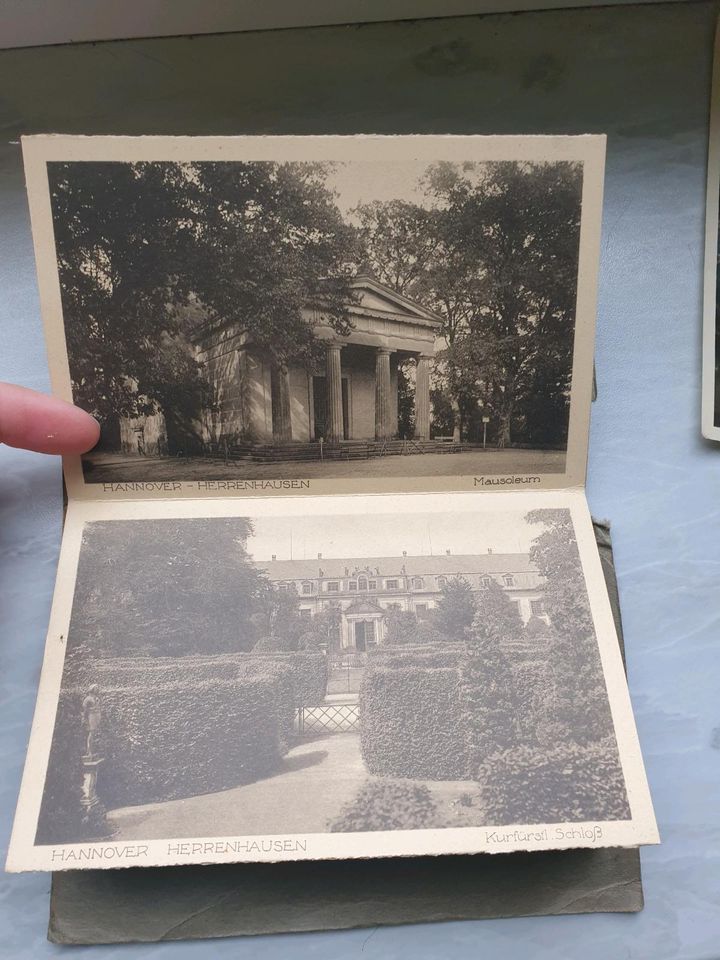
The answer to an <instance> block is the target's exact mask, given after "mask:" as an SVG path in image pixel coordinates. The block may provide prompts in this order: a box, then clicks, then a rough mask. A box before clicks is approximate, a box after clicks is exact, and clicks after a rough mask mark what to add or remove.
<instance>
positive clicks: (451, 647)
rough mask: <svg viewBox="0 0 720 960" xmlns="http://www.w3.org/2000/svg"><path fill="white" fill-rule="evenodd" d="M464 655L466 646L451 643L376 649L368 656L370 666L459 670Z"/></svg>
mask: <svg viewBox="0 0 720 960" xmlns="http://www.w3.org/2000/svg"><path fill="white" fill-rule="evenodd" d="M464 653H465V647H464V646H462V645H460V644H449V643H448V644H418V645H415V644H413V645H411V644H407V645H405V646H397V647H390V646H388V647H376V648H375V649H374V650H372V651H371V652H370V653H369V654H368V666H387V667H403V668H404V667H430V668H432V667H447V668H449V669H457V667H458V666H459V664H460V661H461V658H462V657H463V656H464Z"/></svg>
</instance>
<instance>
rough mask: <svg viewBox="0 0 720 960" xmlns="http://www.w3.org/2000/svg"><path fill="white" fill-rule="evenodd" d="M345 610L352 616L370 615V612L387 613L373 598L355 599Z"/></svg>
mask: <svg viewBox="0 0 720 960" xmlns="http://www.w3.org/2000/svg"><path fill="white" fill-rule="evenodd" d="M343 612H344V613H346V614H350V615H351V616H352V615H353V614H360V615H363V616H368V615H369V614H375V615H377V614H384V613H385V611H384V610H383V609H382V607H378V605H377V604H376V603H373V602H372V601H371V600H355V601H354V602H353V603H351V604H350V606H349V607H346V608H345V610H344V611H343Z"/></svg>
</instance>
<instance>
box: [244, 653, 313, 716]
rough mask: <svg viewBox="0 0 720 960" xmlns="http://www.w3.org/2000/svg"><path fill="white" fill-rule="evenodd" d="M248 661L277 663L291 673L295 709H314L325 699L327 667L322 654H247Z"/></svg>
mask: <svg viewBox="0 0 720 960" xmlns="http://www.w3.org/2000/svg"><path fill="white" fill-rule="evenodd" d="M244 656H245V657H246V658H248V659H253V660H257V661H260V662H263V663H277V664H281V665H283V666H286V667H287V668H288V669H289V670H290V671H291V676H292V684H293V703H294V705H295V706H296V707H316V706H318V704H320V703H322V702H323V700H324V699H325V693H326V692H327V680H328V666H327V657H326V655H325V654H324V653H315V652H314V651H309V650H298V651H295V652H291V653H247V654H244Z"/></svg>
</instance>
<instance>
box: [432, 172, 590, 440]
mask: <svg viewBox="0 0 720 960" xmlns="http://www.w3.org/2000/svg"><path fill="white" fill-rule="evenodd" d="M428 179H429V184H430V188H431V190H432V191H434V193H435V195H436V197H437V198H438V200H439V201H440V202H441V203H443V204H444V205H445V209H446V212H447V231H448V233H447V238H448V242H449V243H452V244H453V248H454V251H455V254H456V257H455V264H456V268H457V269H458V271H462V264H463V263H465V266H466V270H465V272H464V276H465V277H466V281H467V289H468V300H469V303H470V316H469V320H468V324H467V328H466V330H465V331H464V334H465V335H464V336H463V337H462V339H461V342H460V343H458V341H457V339H456V341H455V343H456V344H457V346H458V349H459V354H458V356H457V357H456V358H455V362H456V365H457V366H458V367H459V368H461V369H462V370H463V371H465V373H466V375H467V374H468V373H470V374H471V376H472V375H474V377H475V379H476V381H477V384H478V387H479V390H480V393H481V396H482V399H483V400H484V402H485V404H486V405H487V406H488V407H489V409H490V410H492V411H493V413H494V414H495V416H496V418H497V420H498V426H499V431H498V432H499V439H500V440H501V442H503V443H510V442H511V441H512V439H513V435H514V429H515V428H517V429H518V430H519V431H521V432H527V428H528V411H530V410H531V409H532V405H533V402H534V401H536V400H537V397H538V396H539V395H540V396H542V392H540V393H539V392H538V391H548V390H549V391H550V392H551V393H552V395H553V397H554V398H555V406H556V410H555V413H556V416H555V418H554V421H553V427H554V429H551V428H549V427H547V426H546V427H545V439H546V440H547V438H548V434H549V438H550V439H553V440H557V441H563V440H564V439H566V434H567V411H568V403H567V398H568V392H569V387H570V376H571V371H572V353H573V341H574V338H573V328H574V320H575V303H576V293H577V266H578V254H579V241H580V212H581V194H582V168H581V166H580V165H579V164H575V163H510V162H501V163H490V164H484V165H474V164H468V165H466V166H465V167H464V168H463V169H462V170H460V169H459V168H458V167H457V165H451V164H447V163H442V164H438V165H437V166H436V167H435V168H433V170H431V171H430V174H429V177H428ZM452 238H456V239H452ZM558 407H559V408H561V409H557V408H558ZM530 423H532V420H530ZM535 426H537V425H535Z"/></svg>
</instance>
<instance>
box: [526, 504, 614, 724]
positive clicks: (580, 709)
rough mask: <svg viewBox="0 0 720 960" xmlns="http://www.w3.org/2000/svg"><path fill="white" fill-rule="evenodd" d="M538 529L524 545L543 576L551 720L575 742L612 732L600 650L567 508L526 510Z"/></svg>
mask: <svg viewBox="0 0 720 960" xmlns="http://www.w3.org/2000/svg"><path fill="white" fill-rule="evenodd" d="M526 519H527V521H528V523H532V524H541V525H542V527H543V528H544V529H542V531H541V532H540V533H539V534H538V536H537V537H536V538H535V540H534V542H533V545H532V547H531V548H530V559H531V560H532V562H533V563H534V564H535V565H536V566H537V568H538V571H539V572H540V574H541V575H542V576H543V578H544V580H545V583H544V586H543V600H544V604H545V609H546V611H547V613H548V616H549V618H550V633H551V635H552V637H553V642H552V644H551V645H550V649H549V650H548V651H547V655H548V657H549V660H550V665H551V667H552V672H553V675H554V677H555V686H556V691H557V718H558V720H559V721H561V722H563V723H564V724H565V725H566V728H567V730H568V731H570V732H571V734H572V736H573V737H574V738H575V739H576V740H577V741H578V742H583V741H593V740H598V739H601V738H602V737H604V736H610V735H611V734H612V733H613V725H612V719H611V716H610V710H609V705H608V698H607V688H606V685H605V677H604V675H603V670H602V664H601V661H600V653H599V650H598V645H597V638H596V635H595V628H594V625H593V619H592V613H591V610H590V602H589V600H588V592H587V586H586V584H585V576H584V573H583V568H582V563H581V560H580V554H579V551H578V546H577V539H576V536H575V529H574V527H573V521H572V517H571V516H570V511H569V510H565V509H554V508H547V509H539V510H531V511H530V513H528V514H527V517H526Z"/></svg>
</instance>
